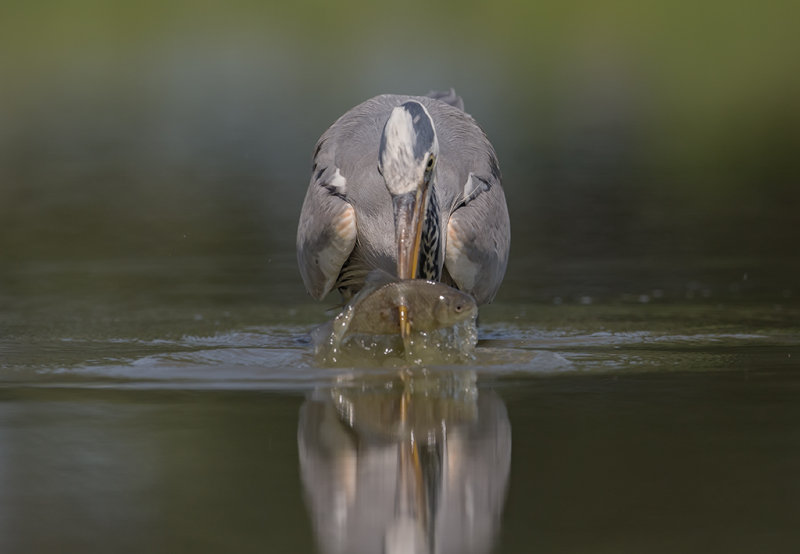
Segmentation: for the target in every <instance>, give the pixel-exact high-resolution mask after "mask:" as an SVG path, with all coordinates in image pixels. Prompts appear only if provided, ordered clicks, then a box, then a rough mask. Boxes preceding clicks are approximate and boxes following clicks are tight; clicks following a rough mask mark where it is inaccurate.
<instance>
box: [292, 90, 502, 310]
mask: <svg viewBox="0 0 800 554" xmlns="http://www.w3.org/2000/svg"><path fill="white" fill-rule="evenodd" d="M438 96H440V97H441V95H438ZM462 107H463V104H462V103H461V99H460V98H458V97H457V96H455V94H454V93H452V94H451V96H450V97H449V98H444V99H438V98H434V97H432V96H400V95H382V96H376V97H375V98H372V99H370V100H367V101H366V102H363V103H361V104H359V105H357V106H355V107H354V108H352V109H351V110H349V111H348V112H347V113H345V114H344V115H342V116H341V117H340V118H339V119H338V120H337V121H336V122H335V123H334V124H333V125H331V127H330V128H329V129H328V130H327V131H325V133H324V134H323V135H322V137H320V139H319V142H318V143H317V146H316V150H315V151H314V158H313V167H312V174H311V181H310V183H309V187H308V192H307V193H306V197H305V201H304V203H303V208H302V211H301V214H300V222H299V225H298V231H297V258H298V263H299V266H300V273H301V275H302V277H303V281H304V283H305V286H306V289H307V290H308V291H309V293H310V294H311V295H312V296H314V297H315V298H318V299H321V298H323V297H324V296H325V295H327V294H328V293H329V292H330V291H331V290H332V289H334V288H337V289H338V290H339V291H340V292H341V293H342V295H343V296H344V297H345V298H346V299H347V298H350V297H351V296H352V295H353V294H355V292H357V291H358V290H359V289H360V288H361V287H362V286H363V284H364V281H365V279H366V276H367V274H368V273H369V272H370V271H371V270H373V269H382V270H384V271H387V272H389V273H392V274H395V273H396V274H397V275H398V277H400V278H418V277H419V278H425V279H432V280H437V281H443V282H445V283H447V284H450V285H452V286H455V287H457V288H459V289H460V290H462V291H465V292H467V293H469V294H471V295H472V296H474V297H475V299H476V300H477V302H478V303H479V304H483V303H486V302H489V301H491V300H492V299H493V298H494V296H495V294H496V293H497V289H498V288H499V286H500V283H501V281H502V279H503V276H504V274H505V269H506V264H507V261H508V251H509V245H510V223H509V219H508V209H507V206H506V201H505V196H504V194H503V189H502V186H501V183H500V179H501V177H500V169H499V165H498V162H497V157H496V155H495V152H494V148H493V147H492V145H491V144H490V143H489V140H488V139H487V138H486V135H485V134H484V133H483V131H482V130H481V128H480V127H479V126H478V125H477V123H476V122H475V120H474V119H473V118H472V117H471V116H469V115H467V114H466V113H465V112H464V111H463V109H462Z"/></svg>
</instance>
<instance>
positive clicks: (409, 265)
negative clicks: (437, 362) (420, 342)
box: [393, 175, 430, 340]
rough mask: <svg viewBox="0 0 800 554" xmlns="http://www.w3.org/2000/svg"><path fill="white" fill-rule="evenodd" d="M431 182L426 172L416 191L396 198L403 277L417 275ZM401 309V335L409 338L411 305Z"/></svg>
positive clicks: (400, 275)
mask: <svg viewBox="0 0 800 554" xmlns="http://www.w3.org/2000/svg"><path fill="white" fill-rule="evenodd" d="M429 185H430V180H429V179H428V178H427V175H426V178H423V180H422V181H421V182H420V183H419V185H418V186H417V189H416V190H415V191H413V192H408V193H406V194H401V195H398V196H395V197H394V198H393V204H394V224H395V239H396V240H397V277H398V278H400V279H416V278H417V269H418V268H417V266H418V265H419V251H420V243H421V241H422V223H423V222H424V221H425V209H426V207H427V204H428V191H429V189H430V186H429ZM398 310H399V316H400V335H401V336H402V337H403V339H404V340H406V339H407V338H408V336H409V334H410V332H411V321H410V319H409V317H408V315H409V314H408V306H407V305H406V304H405V303H404V302H401V303H400V306H399V307H398Z"/></svg>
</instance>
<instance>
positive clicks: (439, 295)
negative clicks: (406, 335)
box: [342, 279, 478, 335]
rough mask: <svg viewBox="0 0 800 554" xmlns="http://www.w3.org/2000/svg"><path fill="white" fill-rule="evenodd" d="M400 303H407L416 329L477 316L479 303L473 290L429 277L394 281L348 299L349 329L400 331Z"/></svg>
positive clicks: (374, 332)
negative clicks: (473, 294) (428, 279)
mask: <svg viewBox="0 0 800 554" xmlns="http://www.w3.org/2000/svg"><path fill="white" fill-rule="evenodd" d="M400 306H405V307H406V310H407V311H408V319H409V321H410V323H411V331H412V332H425V331H433V330H436V329H441V328H445V327H452V326H454V325H456V324H458V323H461V322H463V321H468V320H470V319H473V320H474V319H475V318H476V317H477V315H478V305H477V303H476V302H475V299H474V298H473V297H472V296H470V295H469V294H467V293H465V292H462V291H460V290H458V289H455V288H453V287H450V286H448V285H445V284H444V283H439V282H436V281H427V280H425V279H405V280H402V281H397V280H395V281H391V282H388V283H385V284H382V285H380V286H369V284H368V285H367V287H365V289H363V290H362V291H361V292H360V293H359V294H357V295H356V296H355V297H353V299H352V300H351V301H350V302H349V303H348V305H347V307H346V309H345V311H343V312H342V314H343V316H344V317H349V323H348V325H347V333H348V334H355V333H363V334H371V335H399V334H400V317H399V310H398V308H399V307H400Z"/></svg>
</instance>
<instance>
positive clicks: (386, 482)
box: [297, 372, 511, 553]
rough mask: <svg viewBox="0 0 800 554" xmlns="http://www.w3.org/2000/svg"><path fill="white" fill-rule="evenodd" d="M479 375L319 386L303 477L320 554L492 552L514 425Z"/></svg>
mask: <svg viewBox="0 0 800 554" xmlns="http://www.w3.org/2000/svg"><path fill="white" fill-rule="evenodd" d="M475 380H476V378H475V375H474V373H466V372H461V373H451V374H446V375H438V376H424V377H413V378H411V377H406V378H404V379H401V378H399V377H397V378H394V379H391V378H384V379H382V380H375V381H364V380H359V381H358V382H354V381H350V382H346V383H342V384H341V385H339V386H336V387H332V388H325V389H318V390H316V391H315V392H314V393H313V394H312V395H311V396H310V397H309V398H308V399H307V400H306V402H305V403H304V404H303V406H302V408H301V411H300V423H299V428H298V437H297V440H298V448H299V454H300V472H301V477H302V481H303V487H304V489H305V493H306V497H307V503H308V507H309V510H310V512H311V516H312V519H313V526H314V530H315V533H316V535H317V541H318V543H319V545H320V547H321V549H322V550H323V551H325V552H342V553H344V552H348V553H354V552H370V553H372V552H426V553H434V552H488V551H489V550H490V549H491V547H492V541H493V538H494V535H495V534H496V532H497V530H498V526H499V522H500V517H501V512H502V508H503V502H504V499H505V491H506V485H507V483H508V474H509V466H510V462H511V424H510V423H509V420H508V415H507V414H506V409H505V406H504V404H503V402H502V400H500V398H499V397H498V396H497V394H495V393H494V392H493V391H490V390H483V391H480V392H479V391H478V389H477V387H476V383H475Z"/></svg>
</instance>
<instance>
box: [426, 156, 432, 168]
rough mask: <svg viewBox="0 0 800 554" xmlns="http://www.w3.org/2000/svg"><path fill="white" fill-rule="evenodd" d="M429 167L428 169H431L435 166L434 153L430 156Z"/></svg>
mask: <svg viewBox="0 0 800 554" xmlns="http://www.w3.org/2000/svg"><path fill="white" fill-rule="evenodd" d="M427 167H428V169H431V168H432V167H433V155H431V157H430V158H428V166H427Z"/></svg>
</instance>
